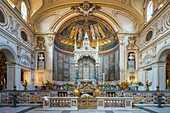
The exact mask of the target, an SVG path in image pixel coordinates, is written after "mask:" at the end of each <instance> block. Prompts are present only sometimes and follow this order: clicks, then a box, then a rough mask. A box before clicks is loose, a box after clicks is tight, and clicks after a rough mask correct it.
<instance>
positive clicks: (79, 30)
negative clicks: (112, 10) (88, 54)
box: [54, 16, 118, 52]
mask: <svg viewBox="0 0 170 113" xmlns="http://www.w3.org/2000/svg"><path fill="white" fill-rule="evenodd" d="M85 33H87V35H88V38H89V40H90V45H91V47H93V48H95V47H96V45H97V41H98V43H99V50H100V51H106V50H109V49H112V48H114V47H115V46H117V45H118V38H117V34H116V32H115V31H114V30H113V29H112V28H111V26H110V25H109V24H108V23H107V22H105V21H104V20H102V19H99V18H98V17H94V16H93V17H92V16H88V17H84V16H79V17H76V18H73V19H72V20H69V21H68V22H66V23H65V24H64V25H63V26H62V27H61V29H60V31H58V32H57V34H56V38H55V41H54V44H55V46H57V47H59V48H60V49H63V50H66V51H71V52H73V51H74V43H75V40H76V42H77V47H78V48H81V46H82V41H83V39H84V35H85Z"/></svg>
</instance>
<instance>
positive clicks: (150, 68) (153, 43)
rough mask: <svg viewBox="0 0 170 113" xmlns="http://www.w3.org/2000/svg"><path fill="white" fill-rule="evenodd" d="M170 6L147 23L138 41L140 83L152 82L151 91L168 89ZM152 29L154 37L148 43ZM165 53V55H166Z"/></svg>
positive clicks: (165, 7)
mask: <svg viewBox="0 0 170 113" xmlns="http://www.w3.org/2000/svg"><path fill="white" fill-rule="evenodd" d="M169 9H170V6H169V5H167V6H164V9H163V10H162V11H158V12H157V13H158V14H156V15H155V18H152V19H151V21H149V22H148V23H146V25H145V26H144V28H143V30H142V31H141V33H140V37H139V39H138V44H139V45H138V46H139V48H140V49H139V56H140V57H139V58H140V59H139V69H140V71H139V72H138V81H142V82H143V83H145V82H146V80H149V81H151V82H152V86H151V87H150V89H151V90H156V86H158V85H159V87H160V90H165V89H166V63H165V61H166V56H167V54H168V52H165V51H167V50H168V49H170V46H169V44H170V29H169V28H170V24H169V19H170V16H169V15H170V10H169ZM150 29H152V31H153V36H152V39H151V40H150V41H148V42H146V41H145V38H146V34H147V32H148V31H149V30H150ZM164 52H165V53H164Z"/></svg>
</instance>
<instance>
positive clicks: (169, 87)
mask: <svg viewBox="0 0 170 113" xmlns="http://www.w3.org/2000/svg"><path fill="white" fill-rule="evenodd" d="M166 85H167V89H168V90H170V82H169V79H168V80H167V81H166Z"/></svg>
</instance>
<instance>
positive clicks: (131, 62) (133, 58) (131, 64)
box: [128, 53, 135, 70]
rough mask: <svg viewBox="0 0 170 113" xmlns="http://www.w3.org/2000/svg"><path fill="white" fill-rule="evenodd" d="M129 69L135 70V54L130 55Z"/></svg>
mask: <svg viewBox="0 0 170 113" xmlns="http://www.w3.org/2000/svg"><path fill="white" fill-rule="evenodd" d="M128 69H132V70H133V69H135V57H134V55H133V53H130V54H129V57H128Z"/></svg>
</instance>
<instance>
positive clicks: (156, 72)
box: [152, 62, 166, 90]
mask: <svg viewBox="0 0 170 113" xmlns="http://www.w3.org/2000/svg"><path fill="white" fill-rule="evenodd" d="M152 68H153V72H152V74H153V80H154V81H153V87H154V89H155V90H156V86H159V89H160V90H165V89H166V63H165V62H161V63H155V64H154V65H153V66H152Z"/></svg>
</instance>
